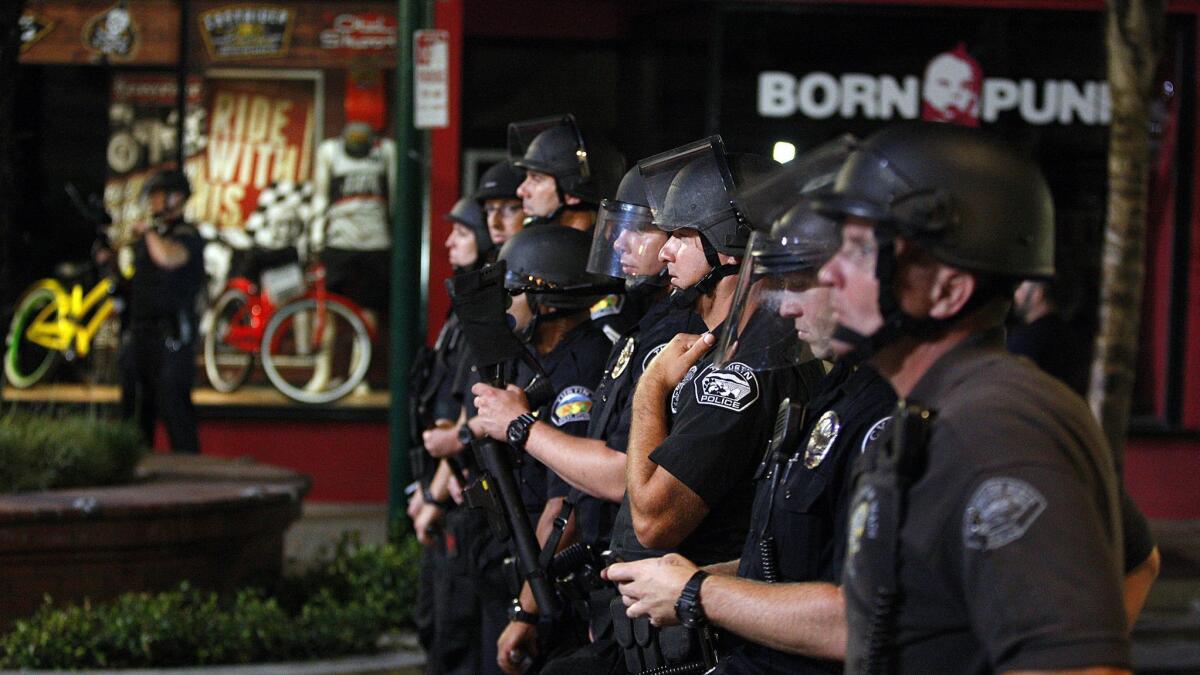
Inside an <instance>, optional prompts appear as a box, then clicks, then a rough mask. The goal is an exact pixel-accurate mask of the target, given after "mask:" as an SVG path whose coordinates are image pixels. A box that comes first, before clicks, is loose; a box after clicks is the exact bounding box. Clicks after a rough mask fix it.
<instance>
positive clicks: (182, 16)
mask: <svg viewBox="0 0 1200 675" xmlns="http://www.w3.org/2000/svg"><path fill="white" fill-rule="evenodd" d="M189 4H190V3H189V2H188V0H179V57H178V62H177V63H176V65H175V88H176V92H175V111H176V114H177V115H178V117H177V118H176V120H175V160H176V163H177V164H178V165H179V170H180V171H183V161H184V160H185V159H187V150H186V149H185V148H184V147H183V131H184V129H185V128H186V126H185V122H186V120H187V100H188V95H187V79H188V65H187V64H188V48H189V47H188V14H190V12H188V5H189Z"/></svg>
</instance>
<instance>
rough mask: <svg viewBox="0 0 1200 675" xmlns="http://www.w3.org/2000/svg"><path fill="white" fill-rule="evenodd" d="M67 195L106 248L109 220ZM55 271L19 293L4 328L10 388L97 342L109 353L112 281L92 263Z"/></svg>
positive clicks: (83, 352)
mask: <svg viewBox="0 0 1200 675" xmlns="http://www.w3.org/2000/svg"><path fill="white" fill-rule="evenodd" d="M67 194H68V195H70V197H71V201H72V202H74V203H75V206H76V208H77V209H79V211H80V213H81V214H83V215H84V217H85V218H87V219H88V220H91V221H93V223H95V225H96V228H97V235H98V237H99V241H100V242H101V244H102V245H104V246H108V237H107V234H106V233H105V232H104V227H105V226H106V225H107V224H108V223H109V222H111V221H108V219H107V216H106V215H104V211H103V210H102V209H101V208H100V206H99V205H98V204H92V205H90V206H89V205H87V204H85V203H84V202H83V200H82V198H81V197H80V196H79V193H78V192H77V191H76V190H75V188H74V186H73V185H68V186H67ZM115 248H116V247H113V250H115ZM56 272H57V276H58V277H59V278H48V279H42V280H40V281H36V282H34V283H33V285H31V286H30V287H29V288H27V289H25V294H24V295H23V296H22V297H21V300H20V302H18V303H17V309H16V311H15V312H14V314H13V318H12V323H11V324H9V329H8V339H7V342H6V345H5V350H4V374H5V376H6V377H7V379H8V382H9V383H10V384H12V385H13V386H14V387H18V388H22V389H24V388H26V387H31V386H33V385H34V384H37V383H38V382H39V381H41V380H42V379H43V378H45V377H46V376H47V375H48V374H49V373H50V371H51V370H53V368H54V366H55V364H57V363H58V362H59V360H60V359H61V360H67V361H74V360H76V359H82V358H83V357H86V356H87V355H88V354H89V353H90V352H92V351H93V347H94V346H95V344H96V343H97V342H99V341H100V340H99V339H98V337H102V338H104V339H106V342H107V344H106V345H105V346H107V347H112V348H113V350H112V351H115V347H116V341H117V329H116V321H115V319H114V320H112V321H110V320H109V319H110V317H113V314H114V312H115V311H116V309H117V305H116V297H115V295H114V291H115V290H116V282H115V280H114V277H113V276H111V275H110V274H105V273H104V270H101V269H99V266H97V265H96V264H94V263H92V262H88V263H84V264H82V265H75V264H70V263H67V264H62V265H59V266H58V269H57V270H56ZM94 276H98V277H99V280H98V281H96V283H95V285H93V286H92V287H91V288H90V289H87V288H86V286H85V285H84V281H85V280H86V279H88V278H89V277H94ZM60 279H61V281H60ZM68 289H69V290H68Z"/></svg>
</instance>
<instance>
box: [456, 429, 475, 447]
mask: <svg viewBox="0 0 1200 675" xmlns="http://www.w3.org/2000/svg"><path fill="white" fill-rule="evenodd" d="M473 440H475V434H474V433H473V432H472V431H471V427H470V426H468V425H466V424H464V425H462V426H460V427H459V428H458V442H459V443H462V446H463V447H464V448H469V447H471V441H473Z"/></svg>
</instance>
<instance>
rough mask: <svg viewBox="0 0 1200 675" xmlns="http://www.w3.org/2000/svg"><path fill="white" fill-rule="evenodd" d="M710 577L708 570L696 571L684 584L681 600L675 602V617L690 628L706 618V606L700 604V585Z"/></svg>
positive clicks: (680, 595)
mask: <svg viewBox="0 0 1200 675" xmlns="http://www.w3.org/2000/svg"><path fill="white" fill-rule="evenodd" d="M707 578H708V572H705V571H704V570H696V573H695V574H693V575H692V577H691V578H690V579H688V581H687V583H686V584H684V585H683V591H682V592H681V593H680V594H679V600H678V601H676V602H675V618H677V619H679V623H681V624H683V625H684V626H686V627H688V628H694V627H695V626H696V625H698V624H700V623H703V622H704V620H705V616H704V608H703V607H702V606H701V605H700V585H701V584H703V583H704V580H705V579H707Z"/></svg>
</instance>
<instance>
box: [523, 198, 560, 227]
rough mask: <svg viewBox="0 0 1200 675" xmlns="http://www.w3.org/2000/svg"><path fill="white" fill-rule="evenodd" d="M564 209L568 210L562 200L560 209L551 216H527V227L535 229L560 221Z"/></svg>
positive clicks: (555, 210)
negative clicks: (537, 226) (538, 226)
mask: <svg viewBox="0 0 1200 675" xmlns="http://www.w3.org/2000/svg"><path fill="white" fill-rule="evenodd" d="M564 209H566V203H565V202H563V201H561V200H560V201H559V203H558V208H556V209H554V211H553V212H551V213H550V214H549V215H545V216H526V218H525V227H533V226H535V225H547V224H550V223H553V222H554V221H556V220H558V217H559V216H561V215H562V212H563V210H564Z"/></svg>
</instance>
